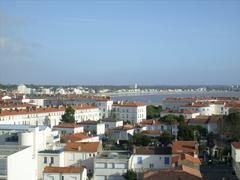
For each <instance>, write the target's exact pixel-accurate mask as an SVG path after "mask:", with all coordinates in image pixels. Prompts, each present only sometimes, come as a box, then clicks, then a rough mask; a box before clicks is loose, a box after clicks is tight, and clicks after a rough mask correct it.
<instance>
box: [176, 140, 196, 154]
mask: <svg viewBox="0 0 240 180" xmlns="http://www.w3.org/2000/svg"><path fill="white" fill-rule="evenodd" d="M196 145H197V141H175V142H174V143H173V145H172V152H173V153H187V154H188V153H190V154H193V153H197V151H198V146H196Z"/></svg>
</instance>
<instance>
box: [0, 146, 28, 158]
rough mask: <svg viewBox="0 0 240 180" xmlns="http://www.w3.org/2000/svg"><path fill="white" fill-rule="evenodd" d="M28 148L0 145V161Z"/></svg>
mask: <svg viewBox="0 0 240 180" xmlns="http://www.w3.org/2000/svg"><path fill="white" fill-rule="evenodd" d="M28 147H29V146H19V145H6V144H0V159H5V158H7V156H10V155H12V154H14V153H16V152H19V151H22V150H23V149H26V148H28Z"/></svg>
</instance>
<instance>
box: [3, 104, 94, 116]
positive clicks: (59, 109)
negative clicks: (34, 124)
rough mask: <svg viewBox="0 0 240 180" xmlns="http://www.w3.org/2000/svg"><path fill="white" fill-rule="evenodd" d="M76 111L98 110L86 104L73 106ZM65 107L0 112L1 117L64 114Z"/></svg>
mask: <svg viewBox="0 0 240 180" xmlns="http://www.w3.org/2000/svg"><path fill="white" fill-rule="evenodd" d="M72 108H73V109H74V110H80V109H95V108H97V107H96V106H94V105H89V104H84V105H78V106H72ZM65 109H66V108H65V107H64V106H59V107H48V108H47V107H46V108H36V109H31V110H2V111H0V116H8V115H23V114H38V113H50V112H61V111H62V112H64V111H65Z"/></svg>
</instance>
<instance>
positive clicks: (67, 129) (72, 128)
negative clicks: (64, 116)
mask: <svg viewBox="0 0 240 180" xmlns="http://www.w3.org/2000/svg"><path fill="white" fill-rule="evenodd" d="M94 122H95V121H94ZM53 130H57V131H58V132H59V134H60V135H66V134H75V133H83V131H84V128H83V126H80V125H78V124H74V123H60V124H59V125H57V126H53Z"/></svg>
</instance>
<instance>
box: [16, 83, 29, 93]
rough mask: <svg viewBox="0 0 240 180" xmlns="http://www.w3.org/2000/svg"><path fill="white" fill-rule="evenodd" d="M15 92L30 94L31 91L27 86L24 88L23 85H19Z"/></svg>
mask: <svg viewBox="0 0 240 180" xmlns="http://www.w3.org/2000/svg"><path fill="white" fill-rule="evenodd" d="M17 92H18V93H20V94H30V93H31V89H30V88H28V87H27V86H25V85H24V84H20V85H19V86H18V87H17Z"/></svg>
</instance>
